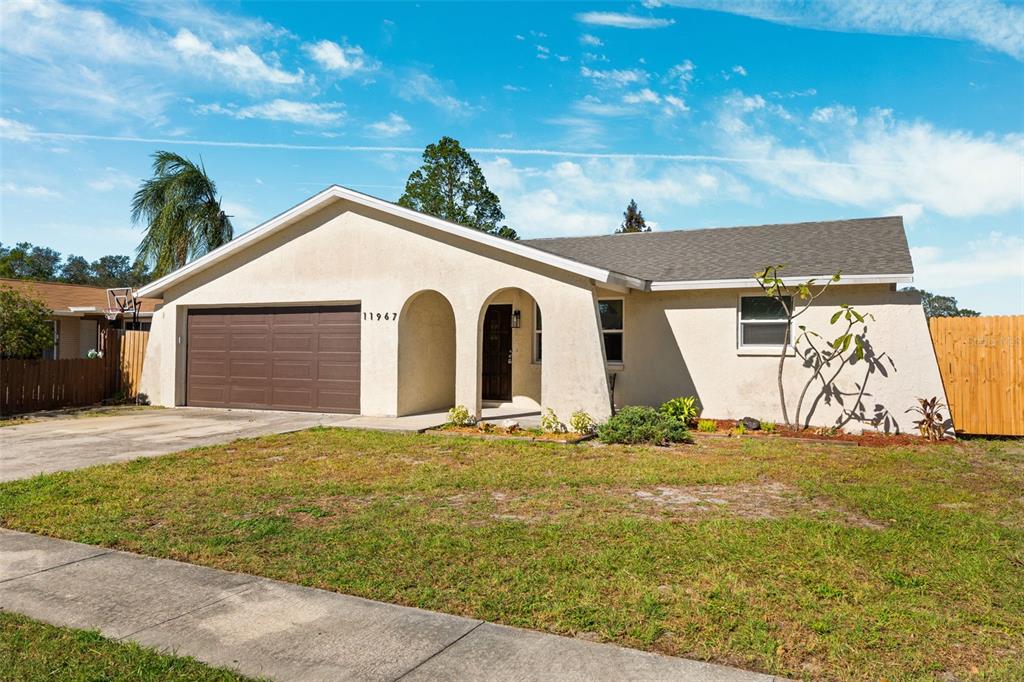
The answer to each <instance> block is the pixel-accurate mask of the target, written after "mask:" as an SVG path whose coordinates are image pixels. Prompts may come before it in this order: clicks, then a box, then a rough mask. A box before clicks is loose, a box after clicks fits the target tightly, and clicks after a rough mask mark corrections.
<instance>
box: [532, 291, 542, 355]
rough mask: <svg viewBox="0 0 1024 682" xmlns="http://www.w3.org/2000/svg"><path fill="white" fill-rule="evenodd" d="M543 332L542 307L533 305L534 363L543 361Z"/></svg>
mask: <svg viewBox="0 0 1024 682" xmlns="http://www.w3.org/2000/svg"><path fill="white" fill-rule="evenodd" d="M543 331H544V330H543V329H542V328H541V319H540V306H539V305H537V304H536V303H534V304H533V361H534V362H540V361H541V357H542V355H541V350H542V347H541V341H542V340H543V339H542V336H543V334H542V332H543Z"/></svg>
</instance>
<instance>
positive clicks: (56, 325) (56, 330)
mask: <svg viewBox="0 0 1024 682" xmlns="http://www.w3.org/2000/svg"><path fill="white" fill-rule="evenodd" d="M46 322H47V323H49V324H50V326H51V327H52V328H53V346H52V347H51V349H50V350H52V351H53V358H52V359H53V360H59V359H60V322H59V321H57V320H46Z"/></svg>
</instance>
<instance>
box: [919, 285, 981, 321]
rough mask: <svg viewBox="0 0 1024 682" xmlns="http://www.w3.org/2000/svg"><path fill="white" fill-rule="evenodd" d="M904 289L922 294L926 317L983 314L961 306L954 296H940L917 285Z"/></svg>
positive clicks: (974, 315)
mask: <svg viewBox="0 0 1024 682" xmlns="http://www.w3.org/2000/svg"><path fill="white" fill-rule="evenodd" d="M903 291H916V292H917V293H919V294H920V295H921V307H922V308H924V316H925V317H926V318H932V317H978V316H979V315H981V313H979V312H978V311H977V310H971V309H970V308H961V307H960V306H959V305H958V304H957V302H956V299H955V298H953V297H952V296H940V295H938V294H933V293H930V292H928V291H925V290H923V289H918V288H916V287H906V288H904V289H903Z"/></svg>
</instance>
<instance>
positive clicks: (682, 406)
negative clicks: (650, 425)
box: [658, 395, 701, 426]
mask: <svg viewBox="0 0 1024 682" xmlns="http://www.w3.org/2000/svg"><path fill="white" fill-rule="evenodd" d="M658 411H659V412H661V413H662V414H664V415H667V416H669V417H672V418H673V419H678V420H679V421H681V422H683V423H684V424H686V425H687V426H693V425H694V424H696V423H697V418H698V417H700V411H701V408H700V404H699V403H698V402H697V397H696V396H692V395H688V396H685V397H680V398H672V400H669V401H667V402H665V403H662V405H661V407H659V408H658Z"/></svg>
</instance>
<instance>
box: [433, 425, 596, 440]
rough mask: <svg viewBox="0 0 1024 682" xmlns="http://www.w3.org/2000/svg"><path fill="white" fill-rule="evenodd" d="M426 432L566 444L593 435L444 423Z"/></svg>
mask: <svg viewBox="0 0 1024 682" xmlns="http://www.w3.org/2000/svg"><path fill="white" fill-rule="evenodd" d="M427 433H430V434H434V435H439V436H471V437H473V438H484V439H501V440H526V441H544V442H546V443H567V444H572V443H581V442H583V441H585V440H590V439H591V438H593V437H594V434H592V433H587V434H582V435H581V434H578V433H547V432H544V431H534V430H527V429H514V430H509V429H503V428H501V427H497V426H496V427H494V428H491V429H487V430H484V429H480V428H478V427H476V426H455V425H453V424H445V425H444V426H439V427H437V428H436V429H428V430H427Z"/></svg>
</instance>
